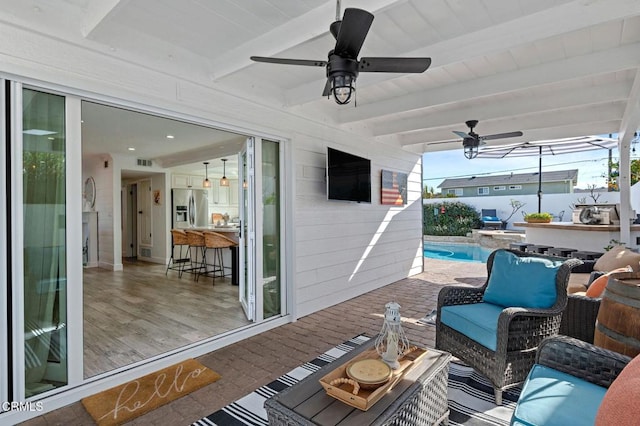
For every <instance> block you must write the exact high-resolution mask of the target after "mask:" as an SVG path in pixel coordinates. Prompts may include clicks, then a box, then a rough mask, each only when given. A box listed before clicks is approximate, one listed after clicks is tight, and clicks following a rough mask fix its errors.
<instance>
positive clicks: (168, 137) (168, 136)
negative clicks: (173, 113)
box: [167, 135, 175, 139]
mask: <svg viewBox="0 0 640 426" xmlns="http://www.w3.org/2000/svg"><path fill="white" fill-rule="evenodd" d="M173 138H175V136H173V135H167V139H173Z"/></svg>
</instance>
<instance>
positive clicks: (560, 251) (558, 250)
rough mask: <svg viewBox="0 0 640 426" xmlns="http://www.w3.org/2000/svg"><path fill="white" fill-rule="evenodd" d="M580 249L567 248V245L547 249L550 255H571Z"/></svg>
mask: <svg viewBox="0 0 640 426" xmlns="http://www.w3.org/2000/svg"><path fill="white" fill-rule="evenodd" d="M574 251H578V250H577V249H572V248H565V247H552V248H550V249H549V250H547V254H548V255H549V256H560V257H571V253H573V252H574Z"/></svg>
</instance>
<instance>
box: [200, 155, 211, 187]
mask: <svg viewBox="0 0 640 426" xmlns="http://www.w3.org/2000/svg"><path fill="white" fill-rule="evenodd" d="M203 164H204V180H203V181H202V187H203V188H211V181H210V180H209V169H208V167H207V166H209V162H208V161H205V162H204V163H203Z"/></svg>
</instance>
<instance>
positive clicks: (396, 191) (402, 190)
mask: <svg viewBox="0 0 640 426" xmlns="http://www.w3.org/2000/svg"><path fill="white" fill-rule="evenodd" d="M381 195H382V200H381V204H391V205H394V206H402V205H404V204H406V202H407V174H406V173H397V172H391V171H388V170H383V171H382V190H381Z"/></svg>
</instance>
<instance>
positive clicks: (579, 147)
mask: <svg viewBox="0 0 640 426" xmlns="http://www.w3.org/2000/svg"><path fill="white" fill-rule="evenodd" d="M617 147H618V140H617V139H612V138H602V137H598V136H581V137H577V138H563V139H548V140H540V141H532V142H519V143H514V144H509V145H500V146H495V147H484V148H480V150H479V151H478V158H504V157H507V156H509V157H528V156H533V155H538V156H539V155H561V154H570V153H573V152H581V151H592V150H596V149H614V148H617Z"/></svg>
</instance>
